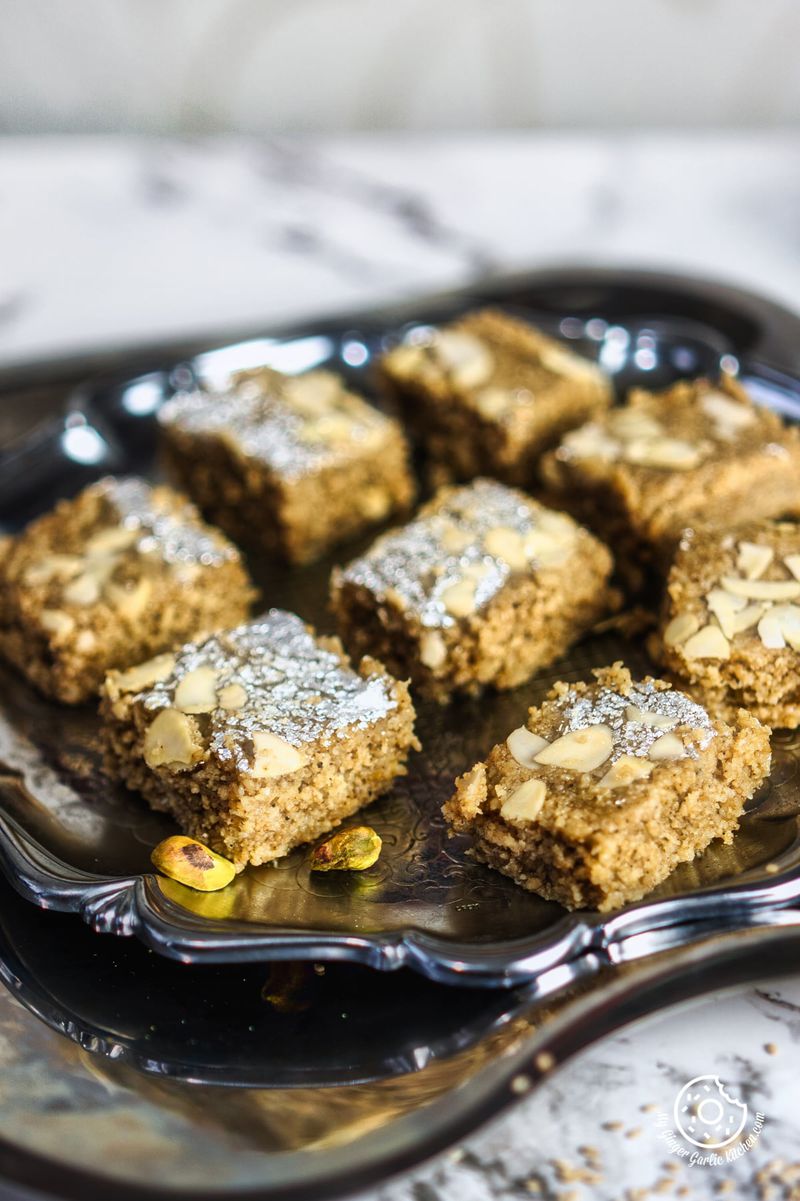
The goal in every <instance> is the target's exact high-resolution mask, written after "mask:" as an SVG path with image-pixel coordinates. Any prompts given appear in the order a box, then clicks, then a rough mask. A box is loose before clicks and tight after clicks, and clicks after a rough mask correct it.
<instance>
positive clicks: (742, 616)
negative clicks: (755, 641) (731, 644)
mask: <svg viewBox="0 0 800 1201" xmlns="http://www.w3.org/2000/svg"><path fill="white" fill-rule="evenodd" d="M766 611H767V610H766V606H765V605H759V604H755V603H754V604H752V605H746V606H745V607H744V609H741V610H740V611H739V612H738V613H737V614H736V615H735V616H734V619H733V632H734V634H743V633H744V631H745V630H749V629H750V627H751V626H754V625H756V623H757V622H759V621H760V620H761V618H762V617H763V616H764V614H765V613H766Z"/></svg>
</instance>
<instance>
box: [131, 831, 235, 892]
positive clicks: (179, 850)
mask: <svg viewBox="0 0 800 1201" xmlns="http://www.w3.org/2000/svg"><path fill="white" fill-rule="evenodd" d="M150 860H151V862H152V863H153V866H154V867H156V868H158V870H159V871H160V872H163V874H164V875H165V876H169V877H170V879H172V880H177V881H178V883H179V884H186V885H188V887H189V888H196V889H198V890H199V891H200V892H216V891H217V890H218V889H220V888H225V887H226V885H228V884H230V882H231V880H233V878H234V877H235V875H236V868H235V867H234V866H233V864H232V863H231V862H230V860H228V859H223V857H222V855H218V854H217V853H216V851H212V850H211V849H210V848H209V847H207V846H205V844H204V843H202V842H198V841H197V840H196V839H195V838H187V837H186V836H185V835H184V834H174V835H173V836H172V837H171V838H165V839H164V841H163V842H160V843H159V844H158V846H157V847H154V848H153V850H152V852H151V854H150Z"/></svg>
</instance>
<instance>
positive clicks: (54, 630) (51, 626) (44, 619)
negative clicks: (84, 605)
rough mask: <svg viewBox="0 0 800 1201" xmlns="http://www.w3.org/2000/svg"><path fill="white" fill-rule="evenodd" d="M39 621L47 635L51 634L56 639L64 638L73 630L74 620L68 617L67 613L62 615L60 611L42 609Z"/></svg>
mask: <svg viewBox="0 0 800 1201" xmlns="http://www.w3.org/2000/svg"><path fill="white" fill-rule="evenodd" d="M39 621H40V622H41V624H42V626H43V628H44V629H45V630H47V632H48V634H53V635H54V636H55V637H56V638H66V637H68V636H69V635H70V634H71V633H72V631H73V630H74V629H75V618H74V617H70V615H69V613H63V612H62V611H61V609H42V612H41V613H40V614H39Z"/></svg>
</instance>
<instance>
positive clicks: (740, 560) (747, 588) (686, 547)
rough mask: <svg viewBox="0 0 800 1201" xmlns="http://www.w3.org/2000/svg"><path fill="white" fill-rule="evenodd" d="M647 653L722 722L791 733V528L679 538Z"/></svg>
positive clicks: (796, 690) (795, 681)
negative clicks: (742, 717) (738, 720)
mask: <svg viewBox="0 0 800 1201" xmlns="http://www.w3.org/2000/svg"><path fill="white" fill-rule="evenodd" d="M650 650H651V653H652V654H653V656H654V658H655V659H656V661H657V662H659V663H661V664H662V665H663V666H664V667H665V668H666V670H667V671H668V672H669V674H670V675H671V676H673V677H674V678H675V679H676V680H677V681H678V682H679V683H680V684H682V685H685V686H687V687H689V688H690V689H691V691H692V692H693V693H696V694H698V695H699V696H700V698H701V699H702V701H703V703H704V704H705V705H706V706H707V707H708V708H709V709H710V710H712V711H713V712H715V713H719V714H720V715H721V716H722V717H724V718H726V720H727V719H728V718H729V717H730V716H731V715H732V714H734V713H735V712H736V710H737V709H739V708H746V709H749V710H750V712H751V713H753V714H755V716H756V717H758V718H759V719H760V720H761V721H763V722H764V723H765V724H766V725H768V726H773V727H784V728H789V729H797V727H798V726H800V525H798V524H797V522H794V521H754V522H749V523H747V524H745V525H741V526H739V527H737V529H736V531H735V532H731V531H730V530H723V529H713V528H712V529H702V528H700V529H696V530H693V531H689V532H687V534H686V536H685V537H684V539H683V541H682V543H681V545H680V548H679V550H678V553H677V555H676V556H675V561H674V563H673V565H672V568H671V570H670V573H669V577H668V580H667V590H666V596H665V599H664V604H663V608H662V611H661V619H660V622H659V628H658V631H657V633H656V634H655V635H653V637H652V639H651V641H650Z"/></svg>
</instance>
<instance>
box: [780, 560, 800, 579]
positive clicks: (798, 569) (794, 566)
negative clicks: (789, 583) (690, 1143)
mask: <svg viewBox="0 0 800 1201" xmlns="http://www.w3.org/2000/svg"><path fill="white" fill-rule="evenodd" d="M783 561H784V563H785V564H786V566H787V567H788V568H789V571H791V573H792V575H793V576H794V578H795V579H796V580H800V555H784V556H783Z"/></svg>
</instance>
